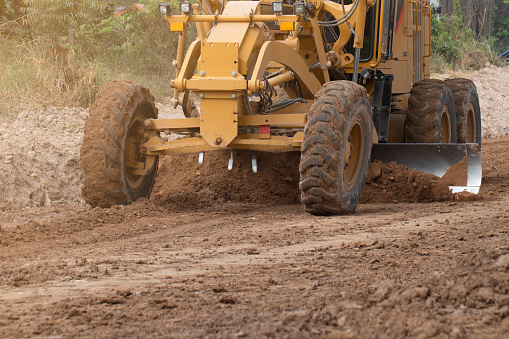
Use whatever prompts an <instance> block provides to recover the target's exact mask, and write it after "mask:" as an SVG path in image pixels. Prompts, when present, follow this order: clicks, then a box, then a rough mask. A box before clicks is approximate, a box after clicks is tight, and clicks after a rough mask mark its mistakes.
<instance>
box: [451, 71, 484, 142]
mask: <svg viewBox="0 0 509 339" xmlns="http://www.w3.org/2000/svg"><path fill="white" fill-rule="evenodd" d="M445 83H446V84H447V85H448V86H449V88H450V89H451V92H452V97H453V100H454V110H455V112H456V131H457V132H456V135H457V141H458V142H459V143H478V144H479V145H481V108H480V107H479V96H478V95H477V88H476V87H475V84H474V83H473V82H472V81H471V80H468V79H449V80H446V81H445Z"/></svg>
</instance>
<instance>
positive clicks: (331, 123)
mask: <svg viewBox="0 0 509 339" xmlns="http://www.w3.org/2000/svg"><path fill="white" fill-rule="evenodd" d="M371 119H372V118H371V107H370V104H369V101H368V99H367V94H366V90H365V89H364V88H363V87H361V86H359V85H356V84H354V83H353V82H350V81H334V82H330V83H327V84H325V85H324V86H323V87H322V89H321V90H320V91H319V92H318V93H317V94H316V96H315V102H314V104H313V106H312V107H311V110H310V112H309V118H308V122H307V125H306V129H305V131H304V141H303V143H302V147H301V161H300V166H299V171H300V184H299V187H300V190H301V201H302V204H303V205H304V209H305V210H306V212H309V213H311V214H315V215H333V214H346V213H350V212H352V211H353V210H354V209H355V208H356V207H357V204H358V203H359V200H360V197H361V194H362V189H363V188H364V182H365V181H366V175H367V171H368V167H369V162H370V157H371V147H372V145H373V125H372V120H371Z"/></svg>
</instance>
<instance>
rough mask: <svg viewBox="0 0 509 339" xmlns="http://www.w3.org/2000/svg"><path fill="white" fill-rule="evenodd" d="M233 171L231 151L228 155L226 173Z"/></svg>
mask: <svg viewBox="0 0 509 339" xmlns="http://www.w3.org/2000/svg"><path fill="white" fill-rule="evenodd" d="M232 169H233V151H231V153H230V159H229V160H228V171H231V170H232Z"/></svg>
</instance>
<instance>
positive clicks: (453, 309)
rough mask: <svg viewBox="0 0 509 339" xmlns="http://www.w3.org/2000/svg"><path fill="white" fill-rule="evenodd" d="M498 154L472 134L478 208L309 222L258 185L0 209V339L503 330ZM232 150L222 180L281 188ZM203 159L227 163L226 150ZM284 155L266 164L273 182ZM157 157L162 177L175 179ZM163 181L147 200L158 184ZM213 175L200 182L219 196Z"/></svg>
mask: <svg viewBox="0 0 509 339" xmlns="http://www.w3.org/2000/svg"><path fill="white" fill-rule="evenodd" d="M508 150H509V137H504V138H501V139H494V140H483V163H484V180H483V186H482V188H481V194H480V196H479V198H478V200H477V201H445V202H431V203H419V204H417V203H399V204H393V203H392V202H391V201H380V202H377V203H365V204H361V205H359V207H358V209H357V211H356V213H355V214H352V215H348V216H341V217H327V218H319V217H314V216H311V215H308V214H306V213H304V212H303V211H302V207H301V205H300V204H296V203H291V204H283V202H284V200H281V201H277V200H269V199H270V197H269V196H270V194H269V193H268V192H267V195H266V200H263V198H259V197H255V198H253V199H258V200H253V201H259V202H260V203H249V202H228V200H229V196H228V195H227V194H226V193H224V192H222V193H221V194H220V195H219V198H223V199H224V200H225V201H223V202H220V201H219V200H220V199H219V198H212V199H208V200H207V199H203V203H196V200H192V199H190V200H189V199H188V200H186V199H185V196H186V195H185V194H183V195H181V196H180V197H179V196H178V194H173V195H168V196H167V198H165V199H166V200H165V199H159V198H158V197H157V194H155V195H154V197H153V198H152V199H151V200H143V201H138V202H136V203H134V204H132V205H129V206H116V207H113V208H110V209H101V208H94V209H91V208H90V207H87V206H86V205H84V204H76V205H72V204H67V205H51V206H45V207H44V206H43V207H38V208H32V209H30V210H25V211H23V212H20V211H5V212H1V213H0V225H1V228H0V262H1V263H2V264H1V265H0V337H2V338H27V337H36V338H37V337H41V338H48V337H55V338H56V337H58V338H78V337H91V338H111V337H115V338H118V337H133V338H140V337H143V338H146V337H155V338H163V337H164V338H168V337H171V338H189V337H193V338H196V337H198V338H206V337H208V338H244V337H246V338H297V337H298V338H312V337H314V338H504V337H507V333H508V332H509V287H508V281H509V246H508V245H507V244H508V242H509V230H508V229H507V225H508V224H509V190H508V187H509V160H508V158H509V157H508ZM244 156H245V157H246V159H245V161H240V160H241V158H240V157H242V155H241V156H240V157H239V161H238V162H236V165H235V166H236V169H235V170H234V171H233V172H231V174H232V175H234V174H237V175H238V176H239V177H244V176H246V177H247V178H246V179H244V180H246V181H250V180H251V181H256V180H258V181H256V182H253V183H252V185H253V186H251V187H257V185H266V186H263V187H264V190H266V191H269V190H272V192H273V193H278V192H284V188H277V187H276V188H274V187H271V186H270V185H268V183H266V182H265V180H264V178H265V177H264V176H263V172H260V173H259V174H262V175H261V176H260V177H259V178H258V179H253V178H254V177H255V176H253V174H251V173H249V171H250V170H251V169H250V166H248V165H249V154H246V155H244ZM217 157H218V158H217V160H218V161H217V164H218V165H220V166H221V169H220V171H223V170H224V171H226V169H225V168H222V166H226V159H227V155H219V154H218V155H217ZM180 159H187V161H188V162H187V163H186V162H185V161H184V162H181V163H180V165H175V166H174V167H173V168H174V169H176V168H178V166H182V167H181V168H187V170H188V171H189V172H191V173H194V175H196V171H197V170H199V171H203V172H200V174H199V176H204V177H205V173H207V174H211V175H218V174H217V173H216V174H215V172H214V171H216V172H219V170H217V169H212V167H210V168H208V167H199V166H198V165H197V162H198V161H197V159H194V158H193V157H188V158H180ZM212 160H214V158H213V157H212V156H211V155H207V161H208V162H209V163H212ZM266 161H268V160H263V158H260V164H261V163H262V162H264V163H266ZM287 161H290V160H289V159H286V160H284V159H278V160H277V161H275V160H274V162H273V163H271V165H272V166H271V167H269V168H271V170H272V169H274V170H273V171H274V172H280V173H279V174H278V175H286V174H285V173H286V172H285V170H283V168H285V166H286V165H287V164H288V163H287ZM171 164H172V161H171V160H168V161H167V162H164V163H163V167H162V170H161V174H164V173H173V174H174V176H175V178H177V179H179V180H186V177H182V176H180V175H177V174H176V173H179V172H180V171H174V172H172V171H170V167H165V166H169V165H171ZM186 166H188V167H186ZM244 167H246V168H244ZM262 168H263V166H261V169H262ZM209 170H210V171H211V173H208V172H206V171H209ZM389 170H390V171H391V172H388V175H382V176H380V177H378V178H375V177H376V172H377V171H374V170H373V169H372V170H371V172H370V173H371V174H370V178H371V182H370V183H369V184H368V185H367V187H366V188H367V191H366V192H369V188H370V186H374V185H373V183H376V184H380V183H381V182H380V180H389V181H390V182H391V183H392V184H395V183H396V182H398V181H397V180H396V178H397V177H398V175H401V180H399V179H398V180H399V182H400V183H399V184H398V185H400V184H402V183H404V182H405V180H406V183H407V184H408V183H409V180H408V176H409V175H410V174H411V173H410V174H405V173H403V174H402V171H401V169H398V168H397V166H392V165H389V166H388V167H386V168H385V167H383V166H382V169H381V171H382V172H383V171H389ZM165 171H167V172H165ZM266 171H267V170H266ZM373 172H375V175H373ZM403 172H404V171H403ZM202 173H203V174H202ZM267 173H269V172H267ZM267 175H268V174H267ZM391 176H393V177H394V181H392V180H391V179H390V178H391ZM405 176H406V177H405ZM289 177H291V176H289ZM163 178H166V177H165V176H160V178H159V179H158V181H159V182H158V183H157V185H158V189H159V191H158V194H161V192H164V190H163V189H168V190H169V191H171V189H170V187H169V186H165V183H164V182H163ZM219 178H220V179H221V180H219V182H222V183H221V184H219V183H218V184H217V186H214V185H212V187H214V189H216V188H215V187H217V190H218V191H219V192H220V189H219V188H224V189H225V190H226V189H231V187H230V186H228V185H229V181H228V179H226V178H222V177H219ZM387 178H388V179H387ZM398 178H399V177H398ZM405 178H406V179H405ZM248 179H249V180H248ZM412 180H415V182H417V181H418V180H427V179H420V178H419V174H416V176H415V178H414V179H412ZM412 180H411V182H413V181H412ZM205 182H206V181H205ZM211 182H213V180H211V181H210V182H209V183H208V184H207V183H206V184H204V185H203V186H202V188H201V189H202V190H205V189H206V188H208V187H211V184H210V183H211ZM286 184H288V185H289V187H290V186H291V185H295V183H292V182H290V181H288V183H287V182H286V181H285V183H284V184H283V185H286ZM187 185H188V186H187V187H189V189H190V190H191V189H194V187H195V186H193V185H196V184H195V183H194V182H189V183H187ZM395 185H396V184H395ZM411 186H413V185H411ZM397 187H400V190H403V189H404V188H401V187H403V186H397ZM386 190H387V189H386ZM169 191H168V192H169ZM189 192H191V191H189ZM234 192H235V190H234ZM389 192H390V191H389V190H387V192H386V193H387V194H388V193H389ZM190 194H191V193H189V194H188V196H190ZM235 194H238V195H240V193H235ZM203 195H204V196H205V197H206V196H208V193H203ZM282 195H283V194H282ZM232 196H233V195H232ZM294 197H295V196H294ZM163 198H164V196H163ZM172 199H174V200H176V201H179V202H181V203H180V204H175V203H173V202H172ZM415 199H421V200H422V199H423V198H422V197H420V196H417V197H416V198H415ZM290 200H291V199H290ZM387 200H389V199H387ZM186 201H189V203H186Z"/></svg>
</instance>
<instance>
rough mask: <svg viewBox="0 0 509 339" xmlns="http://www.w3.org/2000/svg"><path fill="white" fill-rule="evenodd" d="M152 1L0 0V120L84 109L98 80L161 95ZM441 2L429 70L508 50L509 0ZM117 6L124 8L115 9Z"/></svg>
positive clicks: (165, 47) (157, 22)
mask: <svg viewBox="0 0 509 339" xmlns="http://www.w3.org/2000/svg"><path fill="white" fill-rule="evenodd" d="M172 1H173V3H174V5H175V7H176V6H177V0H172ZM134 2H138V3H142V4H144V5H145V7H144V9H143V10H141V11H139V10H138V9H136V8H135V7H133V4H134ZM158 2H159V0H0V69H1V71H0V118H1V117H4V118H5V117H6V116H7V117H10V119H12V118H13V117H14V114H15V113H16V112H17V111H19V109H22V108H25V107H31V108H34V107H35V108H37V107H38V106H39V107H40V106H45V105H56V106H64V105H80V106H83V107H87V106H88V105H90V103H91V102H92V101H93V98H94V95H95V93H96V92H97V90H98V89H99V87H100V86H101V85H103V84H104V83H105V82H107V81H109V80H113V79H119V78H129V79H134V80H136V81H138V82H140V83H142V84H144V85H145V86H147V87H148V88H150V89H151V91H152V92H153V93H154V95H155V96H156V98H157V99H158V100H162V99H163V98H164V97H165V96H167V95H168V94H169V93H170V87H169V80H170V79H171V78H172V77H173V76H174V69H173V66H172V64H171V61H172V60H173V59H174V58H175V55H174V54H175V50H176V41H177V35H176V34H171V33H170V32H169V29H168V27H167V25H166V24H165V23H164V22H163V20H162V18H161V16H160V15H159V13H158V8H157V4H158ZM441 5H442V6H443V14H442V15H441V16H440V20H436V19H433V24H432V31H433V46H432V48H433V59H432V71H434V72H444V71H446V70H448V69H454V70H457V69H460V70H466V69H472V68H473V69H477V68H480V67H483V66H484V65H485V63H486V62H491V63H494V62H499V61H497V59H496V56H497V55H498V54H500V53H501V52H502V51H505V50H507V49H509V19H508V18H509V0H486V1H477V0H442V1H441ZM119 6H127V12H126V13H124V14H122V15H116V14H115V13H116V11H117V10H118V8H119ZM191 27H193V25H191ZM188 36H189V39H190V40H191V39H193V38H194V36H195V35H194V34H193V33H192V32H191V34H189V35H188Z"/></svg>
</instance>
